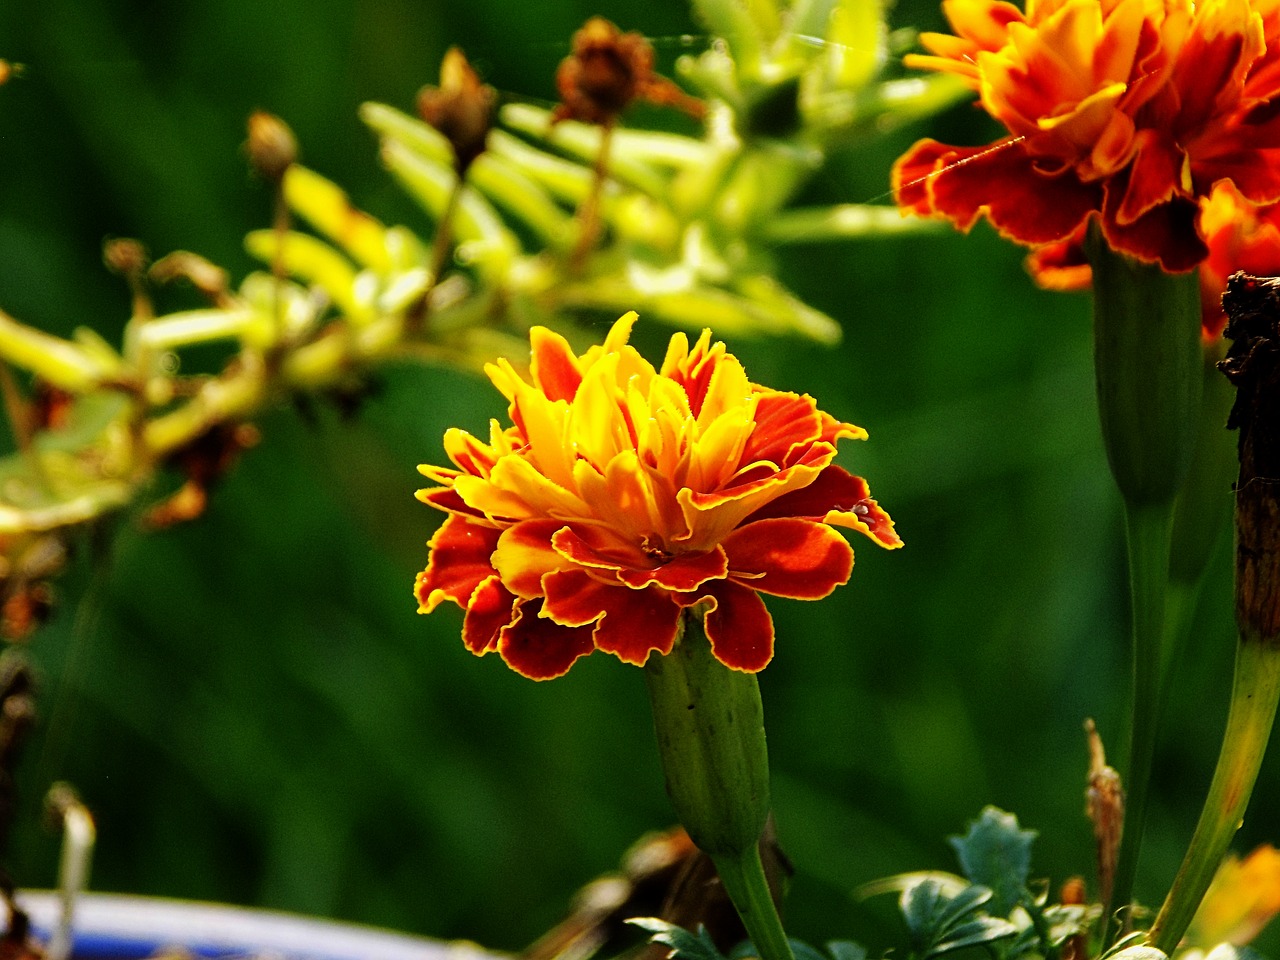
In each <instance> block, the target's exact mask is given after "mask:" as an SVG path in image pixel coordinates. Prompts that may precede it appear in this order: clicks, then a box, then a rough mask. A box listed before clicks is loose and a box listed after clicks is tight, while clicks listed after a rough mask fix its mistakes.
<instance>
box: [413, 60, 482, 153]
mask: <svg viewBox="0 0 1280 960" xmlns="http://www.w3.org/2000/svg"><path fill="white" fill-rule="evenodd" d="M497 102H498V94H497V92H496V91H495V90H494V89H493V87H490V86H488V85H486V84H483V83H481V82H480V77H479V76H478V75H477V74H476V72H475V70H473V69H472V68H471V64H470V63H468V62H467V57H466V55H465V54H464V53H463V52H462V51H461V50H459V49H458V48H457V47H450V48H449V50H448V52H447V53H445V55H444V60H443V61H441V63H440V86H438V87H430V86H428V87H423V88H422V89H421V90H420V91H418V115H419V116H421V117H422V119H423V120H424V121H426V122H427V123H428V124H430V125H431V126H433V127H435V128H436V129H437V130H438V131H440V133H442V134H443V135H444V137H445V139H446V140H448V141H449V143H450V145H451V146H452V147H453V153H454V157H455V166H454V169H455V170H457V173H458V176H459V177H461V176H463V175H464V174H465V173H466V172H467V168H469V167H470V166H471V164H472V163H473V162H474V161H475V159H476V157H478V156H480V154H482V153H484V148H485V141H486V139H487V138H488V136H489V130H490V128H492V126H493V111H494V107H495V106H496V105H497Z"/></svg>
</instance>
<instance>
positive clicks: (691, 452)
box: [415, 313, 901, 680]
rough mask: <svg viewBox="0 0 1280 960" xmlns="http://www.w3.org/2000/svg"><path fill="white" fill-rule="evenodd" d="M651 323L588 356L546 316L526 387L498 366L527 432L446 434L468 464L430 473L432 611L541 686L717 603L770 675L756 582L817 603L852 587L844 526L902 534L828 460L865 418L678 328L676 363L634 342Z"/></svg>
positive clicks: (629, 658) (741, 657) (424, 593)
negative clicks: (768, 377)
mask: <svg viewBox="0 0 1280 960" xmlns="http://www.w3.org/2000/svg"><path fill="white" fill-rule="evenodd" d="M635 319H636V315H635V314H634V313H629V314H627V315H626V316H624V317H622V318H621V319H620V320H618V322H617V323H616V324H614V326H613V328H612V330H610V332H609V335H608V336H607V338H606V339H605V342H604V344H603V345H602V346H596V347H591V348H590V349H589V350H587V351H586V352H585V353H584V354H583V355H582V356H581V357H578V356H575V355H574V353H573V351H572V349H571V348H570V346H569V344H568V343H567V342H566V341H565V340H564V338H563V337H561V336H559V335H558V334H556V333H554V332H552V331H550V330H547V329H545V328H543V327H535V328H534V329H533V330H532V331H531V334H530V340H531V343H532V364H531V368H530V379H529V380H525V379H524V378H523V377H521V376H520V374H519V373H517V372H516V370H515V368H514V367H513V366H512V365H511V364H510V363H509V362H507V361H506V360H499V361H498V363H497V364H491V365H489V366H488V367H487V368H486V371H487V373H488V375H489V379H490V380H492V381H493V384H494V386H496V387H497V388H498V389H499V390H500V391H501V392H502V394H503V395H504V396H505V397H506V398H507V400H508V401H509V403H510V406H509V410H510V415H511V421H512V426H509V427H506V428H505V429H504V428H503V427H501V426H500V425H499V424H498V422H497V421H492V422H491V424H490V436H489V442H488V443H485V442H483V441H482V440H479V439H477V438H476V437H474V436H472V435H471V434H468V433H466V432H464V431H462V430H458V429H451V430H449V431H448V432H447V433H446V434H445V441H444V442H445V452H446V453H447V454H448V456H449V459H450V460H452V461H453V464H454V467H453V468H449V467H435V466H429V465H426V466H421V467H419V468H418V469H419V470H420V471H421V472H422V473H423V474H425V475H426V476H427V477H429V478H430V479H431V480H433V481H435V482H436V483H437V484H439V486H437V487H433V488H430V489H426V490H420V491H418V498H419V499H420V500H422V501H423V502H425V503H428V504H430V505H431V506H433V507H436V508H438V509H440V510H443V511H445V512H446V513H447V514H448V517H447V518H446V520H445V522H444V524H443V525H442V526H441V527H440V529H439V530H438V531H437V532H436V534H435V536H434V537H432V538H431V542H430V544H429V547H430V558H429V561H428V563H427V567H426V569H425V570H423V571H422V573H420V574H419V575H418V578H417V583H416V585H415V595H416V596H417V598H418V603H419V608H418V609H419V612H421V613H430V612H431V611H433V610H434V609H435V608H436V607H437V606H439V605H440V604H441V603H443V602H444V601H446V600H451V601H453V602H454V603H456V604H457V605H458V606H460V607H462V608H464V609H465V610H466V616H465V618H464V620H463V627H462V638H463V642H464V643H465V645H466V646H467V648H468V649H469V650H471V651H472V652H473V653H476V654H484V653H488V652H490V651H493V650H496V651H497V652H498V653H499V655H500V656H501V657H502V659H503V660H505V661H506V663H507V664H508V665H509V666H510V667H512V668H513V669H514V670H516V671H518V672H519V673H521V674H524V675H525V676H527V677H532V678H533V679H537V680H542V679H548V678H551V677H557V676H560V675H562V674H564V673H565V672H566V671H567V670H568V669H569V668H570V667H571V666H572V665H573V663H574V662H575V661H576V660H577V659H578V658H579V657H582V656H585V655H586V654H589V653H591V652H593V651H594V650H603V651H605V652H607V653H611V654H613V655H615V656H617V657H618V658H619V659H621V660H623V661H625V662H627V663H633V664H637V665H638V664H643V663H644V662H645V661H646V660H647V659H648V657H649V655H650V654H651V653H653V652H654V651H657V652H658V653H660V654H666V653H669V652H670V651H671V649H672V646H673V644H674V643H675V640H676V635H677V628H678V624H679V620H680V616H681V614H682V613H683V612H684V611H685V610H687V609H688V608H690V607H693V606H695V605H702V609H704V610H705V611H706V619H705V628H706V633H707V637H708V639H709V640H710V642H711V647H712V652H713V653H714V655H715V656H716V658H717V659H719V660H720V661H721V662H722V663H724V664H725V665H727V666H729V667H731V668H733V669H737V670H743V671H748V672H755V671H758V670H760V669H761V668H763V667H764V666H765V664H767V663H768V662H769V660H770V658H771V657H772V656H773V641H774V634H773V621H772V619H771V618H770V616H769V612H768V610H767V609H766V608H765V605H764V603H763V601H762V600H761V598H760V594H762V593H765V594H773V595H775V596H783V597H793V598H797V599H804V600H816V599H819V598H821V597H825V596H826V595H828V594H829V593H831V591H832V590H834V589H835V588H836V587H837V586H839V585H841V584H844V583H846V582H847V581H848V579H849V575H850V572H851V570H852V567H853V551H852V549H851V548H850V546H849V544H848V543H847V542H846V541H845V539H844V538H843V537H842V536H840V535H839V534H838V533H837V532H836V530H835V529H834V528H835V527H847V528H849V529H853V530H858V531H860V532H861V533H863V534H865V535H867V536H868V537H870V538H871V539H872V540H873V541H875V542H876V543H879V544H880V545H881V546H884V547H890V548H892V547H897V546H900V545H901V541H900V540H899V539H898V536H897V534H896V533H895V532H894V529H893V522H892V521H891V520H890V519H889V516H888V514H887V513H885V512H884V511H883V510H882V509H881V508H880V506H879V505H878V504H877V503H876V501H875V500H873V499H871V495H870V493H869V491H868V488H867V484H866V482H865V481H863V480H862V479H861V478H860V477H856V476H854V475H853V474H851V473H849V472H848V471H846V470H844V469H843V468H841V467H838V466H836V465H835V464H834V463H833V462H832V461H833V460H834V458H835V455H836V444H837V441H839V440H841V439H845V438H847V439H862V438H865V437H866V432H865V431H864V430H862V429H861V428H860V427H856V426H853V425H852V424H848V423H841V422H840V421H838V420H836V419H834V418H833V417H831V416H829V415H828V414H826V413H824V412H823V411H821V410H819V409H818V407H817V405H816V403H815V402H814V400H813V398H811V397H809V396H807V395H799V394H794V393H784V392H780V391H777V390H771V389H769V388H767V387H762V386H759V385H758V384H754V383H751V382H750V381H749V380H748V379H747V377H746V373H745V372H744V371H743V368H742V365H741V364H740V363H739V362H738V360H737V359H736V358H735V357H733V356H732V355H731V354H729V353H728V352H726V350H725V346H724V344H723V343H715V344H713V343H712V342H711V334H710V331H704V332H703V334H702V336H701V338H699V340H698V341H697V342H696V343H695V344H694V345H693V346H692V347H690V346H689V342H688V340H687V338H686V337H685V336H684V335H683V334H676V335H675V336H674V337H672V338H671V343H670V346H669V347H668V349H667V355H666V358H665V359H664V361H663V363H662V367H661V369H655V368H654V367H653V366H652V365H651V364H650V363H649V362H648V361H646V360H645V359H644V358H643V357H642V356H641V355H640V354H639V352H638V351H637V350H636V349H635V348H634V347H632V346H630V345H629V344H628V343H627V341H628V339H629V337H630V333H631V327H632V324H633V323H634V322H635Z"/></svg>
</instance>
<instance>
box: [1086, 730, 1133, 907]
mask: <svg viewBox="0 0 1280 960" xmlns="http://www.w3.org/2000/svg"><path fill="white" fill-rule="evenodd" d="M1084 730H1085V735H1086V736H1087V737H1088V739H1089V785H1088V787H1087V788H1086V789H1085V793H1084V796H1085V813H1086V814H1088V816H1089V819H1090V820H1091V821H1092V822H1093V838H1094V841H1095V843H1096V844H1097V852H1098V886H1099V888H1100V893H1101V895H1102V902H1103V903H1110V902H1111V890H1112V885H1113V883H1114V882H1115V875H1116V860H1117V859H1118V858H1119V856H1120V837H1121V835H1122V834H1123V833H1124V788H1123V786H1122V785H1121V782H1120V774H1119V773H1117V772H1116V770H1115V768H1114V767H1111V766H1108V764H1107V755H1106V752H1105V751H1104V750H1103V747H1102V738H1101V737H1100V736H1098V729H1097V727H1095V726H1094V723H1093V720H1092V719H1089V720H1086V721H1085V722H1084Z"/></svg>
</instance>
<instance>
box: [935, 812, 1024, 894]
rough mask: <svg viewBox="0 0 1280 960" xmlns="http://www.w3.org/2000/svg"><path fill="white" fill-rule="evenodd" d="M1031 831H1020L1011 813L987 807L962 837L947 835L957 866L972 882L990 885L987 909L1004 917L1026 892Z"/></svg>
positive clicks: (1016, 819) (1016, 820)
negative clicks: (958, 865) (958, 859)
mask: <svg viewBox="0 0 1280 960" xmlns="http://www.w3.org/2000/svg"><path fill="white" fill-rule="evenodd" d="M1035 838H1036V832H1035V831H1034V830H1021V829H1019V827H1018V818H1017V817H1015V816H1014V815H1013V814H1011V813H1005V812H1004V811H1003V810H997V809H996V808H995V807H987V808H986V809H985V810H983V811H982V815H981V816H980V817H979V818H978V819H977V820H975V821H974V822H973V823H971V824H970V825H969V832H968V833H966V834H965V835H964V836H963V837H951V838H950V839H951V846H952V847H954V848H955V851H956V855H957V856H958V857H959V858H960V868H961V869H962V870H963V871H964V875H965V876H966V877H968V878H969V879H970V880H971V881H973V882H974V883H979V884H982V885H983V886H986V887H990V888H991V892H992V901H991V912H992V913H993V914H996V915H997V916H1001V917H1007V916H1009V912H1010V911H1011V910H1012V909H1013V908H1014V907H1016V906H1017V905H1018V903H1019V902H1020V901H1021V900H1022V899H1023V897H1024V895H1025V893H1026V887H1027V878H1028V876H1029V875H1030V873H1031V844H1032V842H1034V840H1035Z"/></svg>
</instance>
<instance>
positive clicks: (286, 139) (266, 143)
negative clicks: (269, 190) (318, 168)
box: [245, 110, 298, 183]
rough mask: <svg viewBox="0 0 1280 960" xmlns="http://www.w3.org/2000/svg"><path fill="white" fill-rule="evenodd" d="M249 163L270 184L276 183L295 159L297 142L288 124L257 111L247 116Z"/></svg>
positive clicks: (271, 115)
mask: <svg viewBox="0 0 1280 960" xmlns="http://www.w3.org/2000/svg"><path fill="white" fill-rule="evenodd" d="M245 146H246V148H247V149H248V151H249V162H250V163H251V164H252V165H253V169H254V170H256V171H257V172H258V173H259V174H260V175H262V176H263V177H264V178H266V179H267V180H270V181H271V182H272V183H276V182H279V181H280V180H281V179H282V178H283V177H284V173H285V171H286V170H288V169H289V166H290V165H291V164H293V163H295V162H296V161H297V159H298V141H297V138H295V137H294V135H293V131H292V130H290V129H289V126H288V124H286V123H285V122H284V121H283V120H281V119H280V118H279V117H277V116H276V115H275V114H271V113H265V112H263V111H261V110H258V111H255V112H254V113H252V114H250V115H249V140H248V142H247V143H246V144H245Z"/></svg>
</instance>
